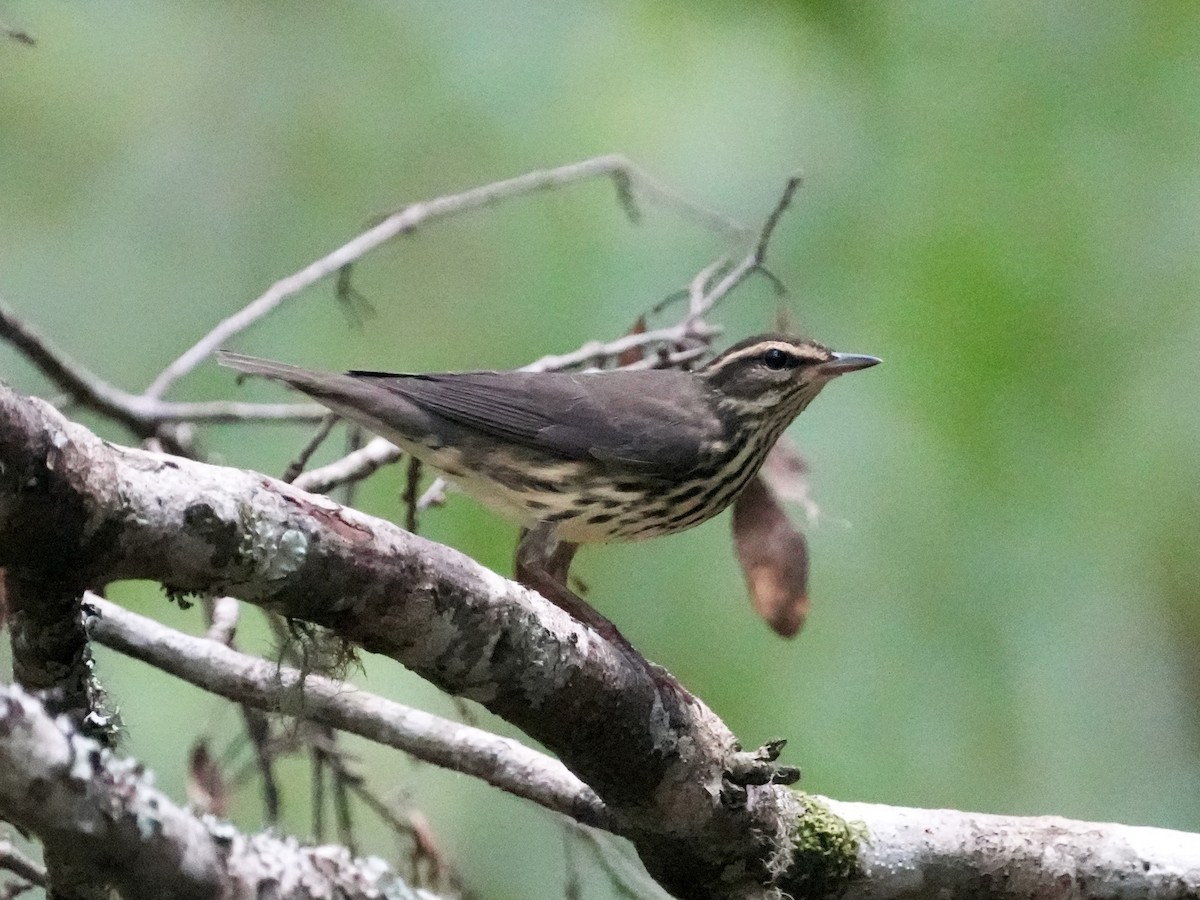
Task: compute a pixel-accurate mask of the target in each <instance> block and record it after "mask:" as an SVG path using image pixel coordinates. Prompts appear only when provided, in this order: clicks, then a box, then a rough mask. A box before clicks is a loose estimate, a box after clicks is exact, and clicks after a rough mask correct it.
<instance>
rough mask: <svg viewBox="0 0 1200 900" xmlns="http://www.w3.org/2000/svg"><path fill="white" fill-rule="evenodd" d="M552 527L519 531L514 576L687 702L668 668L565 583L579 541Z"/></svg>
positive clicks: (684, 693) (656, 682)
mask: <svg viewBox="0 0 1200 900" xmlns="http://www.w3.org/2000/svg"><path fill="white" fill-rule="evenodd" d="M552 527H553V526H549V525H545V524H542V525H537V526H535V527H534V528H531V529H525V530H523V531H522V532H521V540H520V543H518V544H517V559H516V566H515V569H516V572H515V575H516V580H517V581H518V582H520V583H521V584H523V585H525V587H527V588H530V589H532V590H535V591H537V592H538V593H539V594H541V595H542V596H543V597H545V598H546V599H547V600H549V601H550V602H551V603H553V604H554V605H555V606H557V607H558V608H559V609H561V610H563V611H564V612H566V613H567V614H568V615H569V616H571V617H572V618H573V619H575V620H576V621H577V622H582V623H583V624H584V625H587V626H588V627H590V628H592V629H593V630H594V631H595V632H596V633H597V634H599V635H600V636H601V637H602V638H604V639H605V640H607V641H609V642H610V643H612V644H615V645H616V647H617V648H618V649H619V650H620V651H621V652H622V653H624V654H625V656H626V657H628V658H629V659H630V660H631V661H632V662H634V663H636V664H637V665H638V666H640V667H641V668H642V669H644V670H645V672H646V673H647V674H648V675H649V676H650V678H651V680H652V681H653V682H654V683H655V684H656V685H657V686H659V687H669V688H671V689H672V690H673V691H676V692H678V694H679V695H680V696H682V697H683V698H684V699H685V700H687V701H688V702H689V703H690V702H691V700H692V695H691V694H690V693H688V691H687V689H686V688H684V687H683V685H681V684H680V683H679V682H678V681H677V680H676V679H675V677H674V676H673V675H671V673H670V672H668V671H667V670H666V669H663V668H661V667H660V666H656V665H655V664H654V663H652V662H650V661H649V660H648V659H646V657H645V656H643V655H642V654H641V653H640V652H638V650H636V649H635V648H634V646H633V644H631V643H629V641H628V640H627V639H626V637H625V635H623V634H621V632H620V631H619V630H618V629H617V626H616V625H614V624H613V623H612V622H610V621H609V620H608V619H606V618H605V617H604V616H603V615H601V614H600V613H599V612H597V611H596V609H595V608H594V607H592V605H591V604H589V603H588V602H587V601H586V600H584V599H583V598H582V597H580V596H579V595H578V594H576V593H575V592H574V591H572V590H571V589H570V588H569V587H567V574H568V571H569V570H570V568H571V560H573V559H574V558H575V552H576V551H577V550H578V549H579V545H578V544H572V543H571V542H570V541H560V540H557V539H555V537H554V536H553V532H552Z"/></svg>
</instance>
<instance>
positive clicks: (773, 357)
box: [762, 347, 797, 372]
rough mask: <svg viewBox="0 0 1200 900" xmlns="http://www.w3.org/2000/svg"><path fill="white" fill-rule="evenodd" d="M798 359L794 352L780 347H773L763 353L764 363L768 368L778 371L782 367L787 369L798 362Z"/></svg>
mask: <svg viewBox="0 0 1200 900" xmlns="http://www.w3.org/2000/svg"><path fill="white" fill-rule="evenodd" d="M796 362H797V360H796V358H795V357H794V356H792V354H790V353H788V352H786V351H784V350H780V349H779V348H778V347H772V348H771V349H770V350H768V351H766V352H765V353H763V355H762V363H763V365H764V366H766V367H767V368H768V369H771V370H773V371H776V372H778V371H779V370H780V369H787V368H790V367H792V366H794V365H795V364H796Z"/></svg>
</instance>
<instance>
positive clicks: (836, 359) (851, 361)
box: [821, 353, 883, 378]
mask: <svg viewBox="0 0 1200 900" xmlns="http://www.w3.org/2000/svg"><path fill="white" fill-rule="evenodd" d="M881 362H883V360H881V359H880V358H879V357H877V356H863V355H861V354H859V353H835V354H833V359H831V360H829V362H823V363H821V374H822V375H824V376H826V377H827V378H833V377H835V376H837V375H845V374H846V373H847V372H857V371H858V370H859V369H869V368H870V367H871V366H874V365H877V364H878V363H881Z"/></svg>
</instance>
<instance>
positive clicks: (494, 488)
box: [218, 334, 879, 647]
mask: <svg viewBox="0 0 1200 900" xmlns="http://www.w3.org/2000/svg"><path fill="white" fill-rule="evenodd" d="M218 360H219V362H220V363H221V364H222V365H225V366H229V367H230V368H233V369H237V370H239V371H241V372H245V373H248V374H251V375H261V376H265V377H268V378H273V379H277V380H279V381H283V382H285V383H287V384H289V385H291V386H292V387H294V388H296V389H298V390H300V391H303V392H304V393H305V394H308V395H309V396H310V397H312V398H313V399H314V400H317V401H318V402H320V403H322V404H324V405H325V406H327V407H329V408H330V409H331V410H333V411H334V412H336V413H337V414H339V415H341V416H344V417H345V418H347V419H350V420H351V421H354V422H357V423H359V424H361V425H364V426H366V427H367V428H369V429H370V430H371V431H374V432H375V433H377V434H379V435H382V436H383V437H385V438H387V439H388V440H390V441H392V442H393V443H395V444H397V445H398V446H400V447H401V448H402V449H403V450H406V451H408V452H409V453H411V454H412V455H413V456H415V457H416V458H418V459H420V460H422V461H424V462H426V463H428V464H430V465H431V466H433V467H434V468H436V469H439V470H440V471H442V472H443V473H445V475H446V476H447V477H448V478H450V479H451V480H452V481H454V482H456V483H457V484H458V485H460V486H461V487H462V488H463V489H464V490H466V491H467V492H468V493H470V494H472V495H474V496H475V497H476V498H478V499H479V500H481V501H482V502H483V503H485V504H487V505H488V506H490V507H492V508H493V509H495V510H496V511H498V512H499V513H500V514H501V515H503V516H505V517H507V518H509V519H511V520H513V521H515V522H517V523H519V524H520V525H522V526H524V527H525V528H526V529H529V531H528V532H527V534H526V536H525V538H524V539H523V540H522V543H521V547H520V549H519V550H518V556H517V568H518V576H519V577H521V579H522V580H523V581H525V583H527V584H529V585H530V586H531V587H535V588H536V589H538V590H539V591H541V592H542V593H543V594H546V595H547V596H548V597H549V598H550V599H551V600H554V601H555V602H556V603H558V604H559V605H560V606H564V607H565V608H566V609H567V610H568V611H569V612H571V613H572V614H574V615H576V617H577V618H581V619H582V620H583V621H585V622H588V624H593V625H597V626H598V627H602V628H603V630H604V631H606V632H607V631H609V629H611V630H612V633H613V634H614V635H615V636H616V637H617V638H618V639H619V640H620V641H621V643H622V644H623V645H625V646H626V647H627V646H628V645H627V643H626V642H625V641H624V639H623V638H620V635H619V633H618V632H616V631H615V629H612V626H611V623H608V621H607V620H606V619H603V617H600V616H599V614H598V613H596V612H595V611H594V610H592V609H591V607H589V606H587V605H586V604H583V601H582V600H580V599H579V598H578V597H575V595H574V594H571V592H570V591H568V590H567V589H566V587H565V578H566V572H567V567H568V566H569V565H570V561H571V557H572V556H573V555H574V550H575V547H576V546H578V545H579V544H582V543H596V542H605V541H632V540H641V539H644V538H652V537H658V536H660V535H666V534H673V533H675V532H678V531H683V530H684V529H687V528H691V527H692V526H694V525H699V524H700V523H701V522H704V521H706V520H707V519H710V518H712V517H713V516H715V515H716V514H717V513H719V512H721V511H722V510H723V509H725V507H727V506H728V505H729V504H730V503H732V502H733V500H734V499H735V498H736V497H737V495H738V493H739V492H740V491H741V490H742V488H744V487H745V486H746V484H747V482H749V480H750V479H751V478H752V477H753V476H754V474H755V473H756V472H757V471H758V469H759V467H760V466H761V465H762V462H763V460H764V458H765V457H766V455H767V452H768V451H769V450H770V449H771V447H772V446H773V445H774V444H775V441H776V440H777V439H778V438H779V435H780V434H781V433H782V432H783V430H784V429H785V428H786V427H787V426H788V425H789V424H790V423H791V422H792V420H793V419H795V418H796V416H798V415H799V414H800V413H801V411H803V410H804V408H805V407H806V406H808V404H809V403H810V402H811V401H812V400H813V398H814V397H816V396H817V394H818V393H819V392H820V390H821V388H823V387H824V386H825V384H826V383H828V382H829V381H830V380H831V379H833V378H834V377H836V376H838V375H842V374H844V373H846V372H853V371H856V370H858V369H865V368H867V367H868V366H873V365H875V364H876V363H877V362H879V360H878V359H876V358H875V357H873V356H858V355H854V354H848V353H835V352H833V351H832V350H829V349H828V348H827V347H824V346H822V345H821V344H818V343H816V342H814V341H809V340H803V339H800V338H794V337H788V336H786V335H780V334H767V335H761V336H759V337H753V338H750V339H748V340H744V341H742V342H740V343H737V344H734V345H733V346H732V347H730V348H729V349H728V350H726V351H725V352H724V353H721V354H720V355H718V356H716V357H715V358H714V359H713V360H712V361H711V362H709V363H707V364H706V365H705V366H703V367H702V368H700V369H698V370H696V371H694V372H685V371H680V370H677V369H652V370H641V371H620V370H618V371H612V372H595V373H587V372H584V373H576V372H464V373H457V374H437V375H396V374H389V373H384V372H364V371H351V372H348V373H346V374H330V373H323V372H312V371H308V370H306V369H301V368H297V367H295V366H289V365H285V364H283V363H277V362H270V361H268V360H262V359H256V358H253V357H249V356H243V355H241V354H236V353H229V352H222V353H220V354H219V355H218ZM579 604H583V606H582V607H580V606H579ZM604 626H607V628H604Z"/></svg>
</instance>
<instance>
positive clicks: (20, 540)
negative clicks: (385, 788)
mask: <svg viewBox="0 0 1200 900" xmlns="http://www.w3.org/2000/svg"><path fill="white" fill-rule="evenodd" d="M0 463H3V471H2V472H0V564H2V563H8V564H18V565H21V566H25V567H32V568H36V566H37V564H38V560H39V559H40V558H41V556H42V550H41V548H42V547H44V546H46V545H47V544H48V543H57V544H62V545H66V546H71V547H74V548H76V551H75V552H76V555H75V559H76V565H77V571H78V572H79V573H80V577H81V578H82V579H84V580H85V581H87V583H89V584H90V585H91V586H93V587H98V586H102V585H103V584H105V583H107V582H109V581H112V580H116V579H122V578H146V579H153V580H158V581H160V582H163V583H164V584H165V585H166V586H168V588H169V589H170V590H173V591H178V592H195V593H201V594H231V595H234V596H237V597H240V598H241V599H243V600H246V601H248V602H251V603H257V604H259V605H262V606H265V607H268V608H270V609H273V610H275V611H277V612H280V613H282V614H284V615H286V616H290V617H293V618H298V619H304V620H306V621H310V622H313V623H315V624H318V625H322V626H325V627H328V628H331V629H332V630H334V631H335V632H336V633H337V634H338V635H340V636H341V637H343V638H346V639H348V640H350V641H352V642H355V643H357V644H359V645H361V646H363V647H364V648H366V649H368V650H370V651H373V652H377V653H383V654H386V655H389V656H391V657H393V658H395V659H397V660H398V661H400V662H402V663H404V664H405V665H406V666H408V667H409V668H411V669H412V670H414V671H415V672H417V673H418V674H420V675H422V676H423V677H425V678H427V679H428V680H430V681H432V682H433V683H434V684H436V685H438V686H439V687H441V688H442V689H444V690H446V691H448V692H449V693H453V694H458V695H461V696H465V697H469V698H472V699H476V700H478V701H479V702H481V703H483V704H484V705H485V706H487V707H488V708H490V709H491V710H492V711H494V712H496V713H497V714H499V715H501V716H502V717H504V718H506V719H508V720H509V721H510V722H512V723H514V724H516V725H517V726H518V727H520V728H521V729H522V730H524V731H525V732H526V733H527V734H529V735H531V736H532V737H534V738H535V739H537V740H539V741H541V742H542V743H543V744H545V745H546V746H548V747H550V748H552V749H553V750H554V751H555V752H556V753H557V754H558V755H559V757H560V759H562V761H563V762H564V763H565V764H566V766H567V767H568V768H569V769H571V770H572V771H573V772H574V773H575V774H576V775H577V776H578V777H580V778H581V779H582V780H583V781H584V782H586V783H587V784H588V785H589V786H591V787H592V789H593V790H595V791H596V793H597V794H598V795H599V796H600V797H601V799H602V800H603V801H604V802H605V804H606V805H607V807H608V809H609V813H610V815H611V816H612V822H613V827H614V828H615V830H617V831H619V832H620V833H622V834H625V835H627V836H630V837H631V838H632V839H633V840H634V842H635V844H636V845H637V846H638V849H639V852H640V853H641V855H642V858H643V860H644V861H645V862H646V863H647V867H648V868H649V869H650V871H651V873H652V874H654V875H655V876H656V877H657V878H658V879H659V880H660V881H662V882H663V883H664V884H665V885H666V886H667V887H668V889H669V890H673V891H674V892H676V893H678V894H680V895H683V896H712V894H711V890H712V886H713V885H719V886H721V894H719V895H721V896H745V895H746V893H747V891H749V890H750V889H752V888H753V889H755V890H757V889H758V887H759V886H761V885H762V884H763V883H766V882H769V881H771V880H772V879H774V878H776V877H777V875H778V873H781V872H786V871H787V870H788V866H789V862H790V861H791V858H792V852H791V844H790V841H789V833H790V829H791V823H792V822H793V821H794V820H795V817H796V815H797V814H798V812H799V808H798V807H797V806H796V804H795V802H794V801H793V799H792V796H791V793H790V792H788V791H787V790H785V789H782V788H780V787H778V786H775V785H771V784H751V785H746V786H741V785H735V784H731V783H730V782H729V780H728V779H727V778H726V772H727V771H728V770H730V769H731V768H734V767H735V763H737V761H738V756H737V748H736V742H735V740H734V738H733V735H731V734H730V733H729V731H728V729H727V728H726V727H725V726H724V725H723V723H721V721H720V720H719V719H718V718H717V717H716V716H715V715H713V713H712V712H711V711H710V710H709V709H708V708H707V707H705V706H704V705H703V704H701V703H699V702H698V701H697V702H693V703H688V702H685V701H684V700H683V699H682V698H680V697H679V696H677V695H675V694H674V693H669V692H662V693H660V691H659V690H658V688H657V686H656V685H655V684H654V683H653V682H652V681H651V680H650V678H649V676H648V675H647V673H646V672H645V670H644V669H643V668H642V667H640V666H638V665H634V664H632V663H631V662H630V660H629V658H628V657H627V656H626V655H625V654H624V653H622V652H620V651H619V650H616V649H614V648H613V647H612V646H611V645H609V644H608V643H607V642H605V641H603V640H602V639H600V638H599V637H597V636H596V635H595V634H594V633H593V632H592V631H591V630H590V629H587V628H586V627H584V626H582V625H580V624H579V623H577V622H575V621H573V620H572V619H570V617H568V616H567V615H566V614H565V613H563V612H562V611H561V610H559V609H558V608H557V607H555V606H553V605H552V604H550V603H548V602H547V601H545V600H544V599H543V598H542V597H540V596H538V595H537V594H534V593H532V592H530V591H528V590H526V589H524V588H522V587H520V586H519V585H516V584H514V583H512V582H509V581H506V580H505V579H503V578H500V577H499V576H497V575H495V574H494V573H492V572H490V571H488V570H487V569H484V568H482V567H481V566H479V565H478V564H476V563H474V562H473V561H472V560H470V559H468V558H467V557H465V556H463V555H462V554H460V553H457V552H455V551H453V550H451V549H449V548H447V547H443V546H440V545H438V544H434V543H432V542H429V541H426V540H424V539H422V538H420V537H418V536H416V535H412V534H409V533H407V532H405V531H403V530H402V529H400V528H398V527H396V526H394V525H392V524H390V523H387V522H382V521H379V520H377V519H373V518H371V517H369V516H365V515H362V514H361V513H358V512H356V511H354V510H352V509H347V508H344V507H341V506H339V505H337V504H335V503H333V502H331V501H329V500H327V499H325V498H322V497H317V496H313V495H310V494H305V493H303V492H301V491H299V490H297V489H295V488H294V487H292V486H290V485H286V484H284V483H282V482H279V481H276V480H274V479H270V478H266V477H264V476H262V475H257V474H254V473H250V472H244V471H239V470H234V469H224V468H220V467H216V466H209V465H204V464H201V463H196V462H193V461H190V460H185V459H180V458H177V457H171V456H167V455H164V454H157V453H151V452H147V451H140V450H135V449H131V448H123V447H116V446H113V445H111V444H107V443H104V442H102V441H100V440H99V439H97V438H96V437H95V436H94V435H92V434H91V433H90V432H89V431H87V430H86V429H85V428H83V427H82V426H79V425H77V424H74V423H71V422H69V421H67V420H66V419H64V418H63V417H62V416H61V415H60V414H58V413H57V411H55V410H54V409H53V408H51V407H49V406H48V405H47V404H44V403H42V402H40V401H36V400H29V399H26V398H22V397H20V396H19V395H16V394H14V393H13V392H12V391H10V390H8V389H7V388H0ZM739 768H741V767H739Z"/></svg>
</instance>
